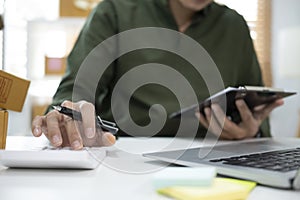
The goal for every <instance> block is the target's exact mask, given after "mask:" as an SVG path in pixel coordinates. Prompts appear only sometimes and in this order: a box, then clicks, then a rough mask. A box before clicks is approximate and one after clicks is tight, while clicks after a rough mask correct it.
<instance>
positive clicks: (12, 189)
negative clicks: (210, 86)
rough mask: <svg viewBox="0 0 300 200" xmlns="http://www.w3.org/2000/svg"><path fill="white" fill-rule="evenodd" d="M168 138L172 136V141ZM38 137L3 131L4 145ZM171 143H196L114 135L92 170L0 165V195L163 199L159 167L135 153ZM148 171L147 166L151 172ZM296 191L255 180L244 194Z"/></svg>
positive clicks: (6, 198) (47, 199) (7, 199)
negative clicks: (156, 185) (157, 182)
mask: <svg viewBox="0 0 300 200" xmlns="http://www.w3.org/2000/svg"><path fill="white" fill-rule="evenodd" d="M170 141H173V142H172V143H171V142H170ZM44 142H45V140H44V138H40V139H38V138H33V137H8V140H7V148H8V149H12V148H18V147H23V146H24V145H25V146H27V145H32V146H35V145H39V144H41V143H44ZM170 144H172V145H173V146H172V147H170V148H177V147H182V146H187V145H191V146H198V145H199V144H200V143H198V142H194V143H192V144H191V142H190V141H189V140H184V139H176V140H175V141H174V140H171V139H170V138H150V139H147V138H140V139H135V138H120V139H119V140H118V142H117V144H116V145H115V146H114V147H110V148H108V156H107V158H106V159H105V161H104V164H103V165H101V166H99V167H98V168H97V169H95V170H45V169H40V170H34V169H6V168H4V167H0V199H1V200H21V199H22V200H60V199H64V200H68V199H71V200H82V199H88V200H94V199H95V200H101V199H103V200H111V199H112V200H115V199H118V200H119V199H130V200H134V199H137V200H147V199H157V200H160V199H168V198H166V197H164V196H161V195H158V194H156V192H155V190H154V189H153V187H152V183H151V180H152V176H153V174H154V173H155V171H157V170H159V169H161V168H163V167H164V164H163V163H161V162H156V161H153V160H151V159H148V158H144V157H142V156H141V153H145V152H152V151H156V150H160V149H162V147H166V146H168V145H170ZM151 171H152V172H151ZM299 197H300V191H289V190H280V189H273V188H268V187H263V186H257V187H256V188H255V189H254V190H253V191H252V192H251V194H250V196H249V199H250V200H252V199H253V200H259V199H272V200H276V199H278V200H282V199H289V200H294V199H295V200H296V199H299Z"/></svg>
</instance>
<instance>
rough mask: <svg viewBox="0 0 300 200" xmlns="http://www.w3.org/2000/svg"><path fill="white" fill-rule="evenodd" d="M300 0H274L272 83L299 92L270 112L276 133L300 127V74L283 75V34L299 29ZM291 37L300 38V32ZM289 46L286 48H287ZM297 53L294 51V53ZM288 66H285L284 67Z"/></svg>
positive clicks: (292, 133) (290, 132)
mask: <svg viewBox="0 0 300 200" xmlns="http://www.w3.org/2000/svg"><path fill="white" fill-rule="evenodd" d="M299 10H300V1H299V0H273V1H272V30H271V32H272V42H271V44H272V49H271V52H272V67H273V85H274V87H278V88H285V89H291V90H295V91H297V92H298V94H297V95H296V96H293V97H289V98H287V99H286V100H285V104H284V106H282V107H280V108H277V109H276V110H274V111H273V113H272V114H271V127H272V134H273V136H295V135H296V133H297V129H298V123H299V122H298V121H299V115H300V113H299V112H300V77H299V76H298V77H293V76H291V74H290V75H286V74H283V73H282V72H283V71H287V70H288V66H282V65H281V64H280V62H281V59H284V58H283V54H284V53H283V51H285V49H283V48H282V45H281V41H280V35H281V34H282V33H283V32H285V31H287V30H290V29H295V28H298V29H300V12H299ZM289 39H291V40H294V41H296V40H298V41H299V40H300V35H298V37H295V38H289ZM288 50H289V49H287V50H286V51H288ZM296 51H297V55H298V62H297V63H295V64H297V66H298V67H297V68H298V74H299V71H300V49H298V50H296ZM292 53H294V52H292ZM285 67H286V68H285Z"/></svg>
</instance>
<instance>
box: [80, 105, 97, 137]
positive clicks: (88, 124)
mask: <svg viewBox="0 0 300 200" xmlns="http://www.w3.org/2000/svg"><path fill="white" fill-rule="evenodd" d="M75 106H76V107H78V109H79V110H80V112H81V115H82V125H83V132H84V134H85V136H86V137H87V138H93V137H95V134H96V124H95V123H96V122H95V107H94V105H93V104H91V103H89V102H86V101H80V102H78V104H75Z"/></svg>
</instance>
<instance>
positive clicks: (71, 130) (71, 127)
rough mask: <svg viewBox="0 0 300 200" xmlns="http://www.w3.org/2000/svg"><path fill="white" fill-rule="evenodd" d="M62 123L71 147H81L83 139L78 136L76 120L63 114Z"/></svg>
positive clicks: (77, 148)
mask: <svg viewBox="0 0 300 200" xmlns="http://www.w3.org/2000/svg"><path fill="white" fill-rule="evenodd" d="M63 123H64V127H65V131H66V134H67V137H68V140H69V143H70V145H71V147H72V149H74V150H79V149H82V147H83V141H82V138H81V136H80V131H79V128H78V125H77V124H76V122H75V121H74V120H73V119H72V118H70V117H68V116H64V117H63Z"/></svg>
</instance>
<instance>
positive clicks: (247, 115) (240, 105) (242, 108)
mask: <svg viewBox="0 0 300 200" xmlns="http://www.w3.org/2000/svg"><path fill="white" fill-rule="evenodd" d="M235 104H236V107H237V109H238V111H239V113H240V117H241V120H242V121H243V122H247V123H253V122H254V121H255V119H254V117H253V113H252V112H251V110H250V109H249V107H248V106H247V104H246V103H245V101H244V100H242V99H239V100H236V101H235Z"/></svg>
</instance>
